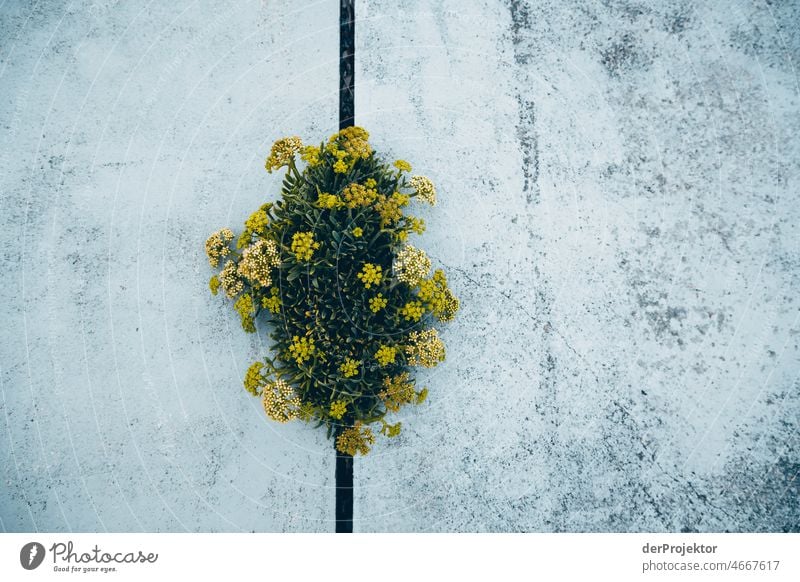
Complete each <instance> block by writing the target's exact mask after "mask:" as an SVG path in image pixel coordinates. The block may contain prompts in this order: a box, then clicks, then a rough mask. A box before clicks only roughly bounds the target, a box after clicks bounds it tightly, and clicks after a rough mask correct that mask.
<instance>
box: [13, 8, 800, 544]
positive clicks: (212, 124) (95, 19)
mask: <svg viewBox="0 0 800 582" xmlns="http://www.w3.org/2000/svg"><path fill="white" fill-rule="evenodd" d="M356 11H357V14H358V16H359V22H358V25H357V53H356V68H357V91H356V117H357V123H359V124H361V125H364V126H365V127H367V128H368V129H369V130H370V131H371V133H372V136H373V143H374V145H375V146H376V147H377V148H379V149H380V150H383V151H386V152H388V153H389V154H390V155H397V156H399V157H403V158H405V159H408V160H409V161H411V162H412V164H414V166H415V171H418V172H421V173H426V174H428V175H430V176H431V177H432V178H433V179H434V180H435V182H436V183H437V185H438V189H439V199H440V204H439V205H438V206H437V207H436V208H435V209H431V210H430V211H426V214H425V218H426V220H427V223H428V233H427V234H426V236H425V238H424V239H423V240H424V246H425V247H426V248H427V249H428V250H429V252H430V254H431V255H432V256H433V257H434V258H435V261H436V262H437V263H438V264H441V265H444V266H445V267H447V268H448V270H449V272H450V273H451V283H452V286H453V287H454V289H455V290H456V291H457V292H458V293H459V295H460V296H461V298H462V306H463V307H462V313H461V316H460V317H459V318H458V319H457V320H456V322H454V323H453V324H451V325H450V326H449V327H447V328H446V331H445V332H444V338H445V340H446V342H447V344H448V350H449V352H448V360H447V362H446V363H445V364H443V365H442V366H440V367H439V368H437V369H435V370H434V371H432V372H430V373H427V374H422V375H421V376H422V378H423V380H424V381H425V382H426V383H427V385H428V386H429V387H430V398H429V400H428V402H426V403H425V404H424V405H423V406H422V407H419V408H416V409H413V410H407V411H405V412H404V414H403V415H402V420H403V423H404V429H405V431H404V434H403V435H402V436H401V437H400V438H398V439H395V440H393V441H389V442H386V441H382V442H380V443H379V445H378V446H376V448H375V450H374V451H373V454H371V455H370V456H369V457H367V458H365V459H359V460H358V461H357V462H356V468H355V471H356V474H355V484H356V503H355V519H356V524H355V526H356V529H357V530H361V531H476V530H477V531H640V530H655V531H681V530H688V531H694V530H699V531H709V530H710V531H723V530H734V531H783V530H794V531H797V530H798V529H800V507H799V505H798V501H797V499H798V493H799V491H798V488H799V487H800V485H798V472H799V471H800V459H799V458H798V450H800V446H799V445H800V437H799V436H798V417H799V416H800V384H799V383H798V371H800V361H799V360H800V348H798V333H799V332H800V317H799V316H800V312H799V311H798V305H797V301H798V300H797V291H798V289H799V288H800V280H799V279H800V268H799V267H800V249H799V248H798V238H797V235H798V230H797V228H798V220H799V219H800V208H798V198H799V196H798V179H799V175H800V173H799V172H798V170H799V169H800V161H799V160H800V156H799V155H798V154H800V139H799V138H798V137H797V135H798V130H800V118H799V117H798V111H799V110H800V108H799V107H798V105H800V103H799V100H800V87H799V85H798V76H797V66H798V57H800V37H799V36H798V31H797V24H796V23H797V22H798V21H800V6H798V3H797V2H782V3H765V2H761V1H752V2H751V1H744V0H737V1H736V2H724V3H723V2H720V3H712V2H701V3H690V2H678V1H670V2H657V3H654V2H647V3H645V2H642V3H637V2H602V3H601V2H590V3H584V2H562V1H558V2H556V1H553V2H524V1H509V2H503V1H501V0H487V1H483V2H468V3H463V2H454V1H445V0H442V1H422V0H420V1H406V2H400V3H398V2H387V1H383V0H380V1H378V2H374V1H373V2H367V1H360V2H358V3H357V7H356ZM0 15H2V16H1V17H0V59H2V60H0V86H2V101H0V122H1V123H0V125H1V126H2V128H3V132H2V134H0V144H1V145H0V147H2V154H1V155H2V157H0V169H2V173H0V193H1V196H2V197H1V198H0V208H1V209H2V210H1V212H0V216H2V220H3V229H2V230H1V231H0V233H1V234H0V250H1V251H2V255H0V256H2V261H3V265H4V268H5V272H6V277H5V279H4V285H3V286H2V287H1V288H0V294H2V295H1V296H0V310H2V322H3V324H4V328H5V339H4V341H3V342H2V344H0V366H1V368H0V379H1V380H2V384H0V391H1V392H2V400H1V401H0V406H1V407H2V414H1V415H0V416H2V420H0V428H2V431H1V432H0V434H1V435H2V436H0V458H2V459H3V462H2V465H0V467H1V470H2V474H1V475H0V477H1V478H2V482H3V487H0V520H1V521H0V526H2V528H3V530H6V531H20V530H22V531H25V530H56V531H91V530H100V531H103V530H111V531H140V530H146V531H183V530H188V531H242V530H243V531H251V530H255V531H331V530H332V529H333V528H332V523H331V521H330V519H331V517H332V516H333V491H332V489H331V486H332V485H333V463H332V461H333V455H332V451H331V444H330V442H328V441H326V440H325V438H324V434H322V433H320V432H318V431H314V430H312V429H310V428H308V427H305V426H302V425H294V426H292V425H289V426H277V425H275V424H274V423H270V422H269V421H267V420H266V419H265V418H264V415H263V413H262V411H261V410H260V407H259V404H258V402H257V401H256V400H255V399H252V398H251V397H249V396H248V395H247V394H246V393H245V392H244V391H243V390H242V389H241V384H240V381H241V380H240V379H241V376H242V375H243V373H244V369H245V367H246V366H247V364H248V363H249V362H250V361H251V360H252V359H253V358H255V357H256V356H257V355H258V354H259V353H260V352H261V351H262V350H264V349H265V343H264V341H263V340H264V336H263V334H262V335H261V336H260V338H253V337H251V336H246V335H245V334H243V333H242V332H241V331H240V329H239V328H238V323H237V321H236V318H235V314H232V313H231V311H230V309H229V306H228V305H225V304H224V303H223V302H222V301H220V300H217V299H214V298H211V297H209V296H208V293H207V292H206V287H205V285H206V280H207V278H208V276H209V274H210V273H209V269H208V266H207V264H206V261H205V258H204V256H203V254H202V244H203V241H204V240H205V237H206V236H207V234H208V233H209V232H210V231H211V230H214V229H215V228H217V227H219V226H223V225H231V226H238V225H239V224H240V223H241V221H242V220H243V219H244V218H245V217H246V216H247V214H248V213H249V211H251V210H252V209H253V208H254V207H255V206H257V205H258V204H259V203H260V202H261V201H262V200H264V199H265V198H267V199H269V198H272V197H274V196H275V194H276V191H277V184H278V177H276V176H271V175H268V174H266V173H265V172H264V171H263V168H262V164H263V158H264V156H265V155H266V153H267V151H268V148H269V144H270V143H271V141H272V140H273V139H274V138H276V137H279V136H282V135H285V134H294V133H297V134H300V135H302V136H304V137H305V138H307V139H309V140H315V139H320V138H321V137H323V136H325V135H327V134H329V133H331V132H332V131H334V130H335V127H336V124H337V104H338V101H337V99H338V97H337V82H338V79H337V74H338V70H337V47H338V45H337V43H338V20H337V18H338V6H337V3H334V2H330V1H324V2H316V3H309V4H305V3H291V2H283V1H281V2H277V1H265V2H260V3H259V2H255V1H248V2H231V3H220V2H214V3H212V2H205V1H203V2H176V3H169V4H162V3H158V4H156V3H153V4H151V5H146V4H144V3H132V2H113V1H109V2H102V1H99V0H98V1H94V2H92V1H89V2H85V3H78V2H72V3H57V2H53V3H35V2H31V3H27V2H26V3H14V2H6V3H5V4H3V5H2V8H0Z"/></svg>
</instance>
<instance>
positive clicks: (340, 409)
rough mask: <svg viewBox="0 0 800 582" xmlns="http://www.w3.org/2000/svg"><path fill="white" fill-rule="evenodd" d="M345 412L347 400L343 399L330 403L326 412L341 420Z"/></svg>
mask: <svg viewBox="0 0 800 582" xmlns="http://www.w3.org/2000/svg"><path fill="white" fill-rule="evenodd" d="M345 412H347V402H345V401H344V400H337V401H336V402H332V403H331V409H330V410H329V411H328V414H329V415H330V417H331V418H335V419H336V420H342V417H343V416H344V414H345Z"/></svg>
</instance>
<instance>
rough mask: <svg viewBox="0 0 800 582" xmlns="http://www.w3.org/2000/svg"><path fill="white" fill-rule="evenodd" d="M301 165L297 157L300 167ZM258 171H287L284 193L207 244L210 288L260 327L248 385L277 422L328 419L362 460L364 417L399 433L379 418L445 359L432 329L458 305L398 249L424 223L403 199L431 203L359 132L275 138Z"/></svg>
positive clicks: (441, 277)
mask: <svg viewBox="0 0 800 582" xmlns="http://www.w3.org/2000/svg"><path fill="white" fill-rule="evenodd" d="M298 164H300V165H298ZM265 167H266V169H267V171H269V172H273V171H275V170H279V169H281V168H286V174H285V176H284V179H283V184H282V188H281V196H280V198H279V200H278V201H276V202H274V203H271V202H267V203H266V204H263V205H262V206H261V207H260V208H258V209H257V210H256V211H255V212H254V213H253V214H252V215H251V216H250V217H248V218H247V219H246V220H245V222H244V230H243V231H242V232H241V233H240V234H239V236H238V237H237V236H235V235H234V233H233V231H232V230H231V229H228V228H223V229H220V230H219V231H217V232H215V233H213V234H212V235H211V236H210V237H209V238H208V241H207V242H206V254H207V256H208V260H209V264H210V265H211V266H212V267H214V268H217V269H219V273H218V274H216V275H214V276H213V277H212V278H211V281H210V282H209V287H210V289H211V292H212V293H213V294H214V295H217V294H218V293H219V291H220V290H222V292H223V294H224V295H225V296H226V297H227V298H228V299H230V300H231V301H232V304H233V306H234V309H235V311H236V312H237V313H238V314H239V317H240V318H241V324H242V328H243V329H244V330H245V331H246V332H251V333H253V332H256V331H257V328H256V323H257V321H258V320H259V319H262V320H264V321H265V323H266V326H267V330H268V333H269V335H270V337H271V339H272V350H271V354H268V355H266V356H265V357H264V358H263V359H262V360H259V361H257V362H254V363H253V364H252V365H251V366H250V368H249V369H248V370H247V373H246V374H245V378H244V386H245V389H246V390H247V391H248V392H249V393H250V394H252V395H254V396H257V397H259V398H260V399H261V401H262V404H263V406H264V410H265V412H266V414H267V416H269V417H270V418H271V419H273V420H275V421H277V422H288V421H290V420H293V419H301V420H304V421H307V422H314V423H316V424H317V425H319V426H325V427H327V430H328V436H329V437H330V436H333V437H335V444H336V448H337V450H338V451H339V452H340V453H343V454H350V455H353V454H366V453H367V452H369V450H370V446H371V445H372V444H373V443H374V442H375V434H374V432H373V429H372V428H371V425H374V424H376V423H379V424H378V432H380V433H381V434H383V435H385V436H387V437H394V436H396V435H398V434H399V433H400V422H395V423H394V424H390V423H388V422H387V419H386V417H387V415H389V414H394V413H397V412H399V411H400V409H401V407H403V406H405V405H408V404H420V403H421V402H423V401H424V400H425V398H426V396H427V394H428V391H427V389H426V388H423V389H421V390H418V389H417V387H416V385H415V380H414V378H413V368H414V367H419V366H421V367H433V366H436V365H437V364H438V363H440V362H442V361H443V360H444V358H445V348H444V343H443V342H442V340H441V339H440V337H439V334H438V332H437V330H436V328H435V327H433V325H432V324H433V323H434V322H436V321H439V322H446V321H450V320H451V319H453V317H454V316H455V314H456V312H457V311H458V308H459V302H458V299H457V298H456V296H455V294H454V293H453V292H452V291H451V290H450V288H449V287H448V285H447V279H446V277H445V274H444V271H442V270H441V269H437V270H435V271H433V272H431V269H432V262H431V259H430V258H429V257H428V255H427V254H426V253H425V251H424V250H422V249H420V248H417V247H415V246H413V245H411V244H407V242H406V241H407V239H408V235H409V233H416V234H421V233H422V232H423V231H424V222H423V221H422V219H420V218H418V217H415V216H412V215H411V214H409V209H411V208H412V202H413V203H417V202H423V203H427V204H430V205H435V204H436V189H435V187H434V185H433V183H432V182H431V180H429V179H428V178H426V177H424V176H409V175H408V174H409V173H410V172H411V165H410V164H409V163H408V162H406V161H404V160H396V161H394V162H392V163H387V162H386V161H384V160H383V159H381V158H380V157H379V156H378V155H377V154H376V153H375V151H374V150H373V148H372V146H371V145H370V143H369V134H368V133H367V131H366V130H364V129H363V128H361V127H348V128H345V129H343V130H341V131H339V132H338V133H336V134H334V135H332V136H331V137H330V139H328V141H327V142H323V143H322V144H320V145H319V146H318V147H317V146H304V145H303V143H302V141H301V140H300V138H299V137H287V138H283V139H280V140H278V141H277V142H275V144H274V145H273V147H272V151H271V152H270V155H269V157H268V158H267V160H266V163H265Z"/></svg>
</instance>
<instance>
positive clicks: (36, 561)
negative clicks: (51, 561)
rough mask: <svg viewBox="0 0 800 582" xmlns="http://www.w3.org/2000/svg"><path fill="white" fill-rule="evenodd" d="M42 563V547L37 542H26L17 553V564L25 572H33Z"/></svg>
mask: <svg viewBox="0 0 800 582" xmlns="http://www.w3.org/2000/svg"><path fill="white" fill-rule="evenodd" d="M43 561H44V546H43V545H42V544H40V543H39V542H28V543H27V544H25V545H24V546H22V549H21V550H20V551H19V563H20V564H22V567H23V568H25V569H26V570H35V569H36V568H38V567H39V566H40V565H41V564H42V562H43Z"/></svg>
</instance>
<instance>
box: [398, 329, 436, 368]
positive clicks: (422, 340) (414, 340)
mask: <svg viewBox="0 0 800 582" xmlns="http://www.w3.org/2000/svg"><path fill="white" fill-rule="evenodd" d="M408 341H409V343H408V344H406V346H405V352H406V356H407V357H408V363H409V364H410V365H412V366H424V367H426V368H433V367H434V366H436V365H437V364H438V363H439V362H443V361H444V357H445V353H444V342H442V340H441V339H440V338H439V334H438V332H437V331H436V330H435V329H426V330H423V331H412V332H411V333H410V334H408Z"/></svg>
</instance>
